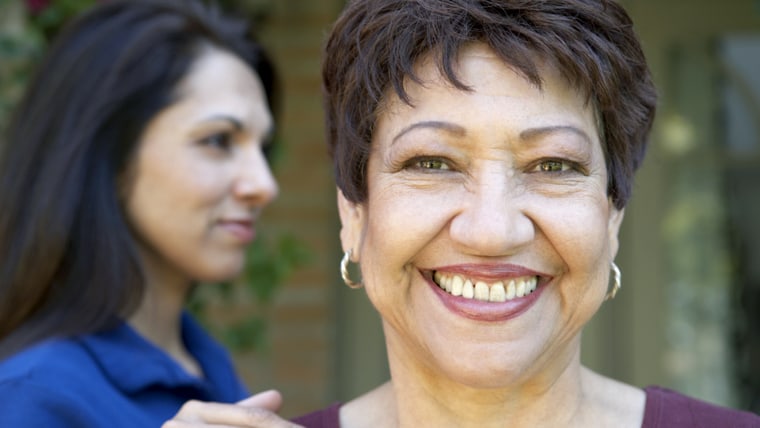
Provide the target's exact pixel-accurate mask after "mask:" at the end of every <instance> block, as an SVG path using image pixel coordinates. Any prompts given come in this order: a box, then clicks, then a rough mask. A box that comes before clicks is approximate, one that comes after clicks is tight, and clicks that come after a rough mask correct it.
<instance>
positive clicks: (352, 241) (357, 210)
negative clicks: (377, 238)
mask: <svg viewBox="0 0 760 428" xmlns="http://www.w3.org/2000/svg"><path fill="white" fill-rule="evenodd" d="M337 192H338V214H339V215H340V224H341V227H340V242H341V245H342V247H343V251H349V250H350V251H351V252H352V255H351V261H352V262H357V263H358V262H359V255H360V253H361V241H362V236H363V234H364V207H363V206H362V205H361V204H357V203H354V202H351V201H349V200H348V199H347V198H346V197H345V195H343V192H342V191H341V190H340V189H338V190H337Z"/></svg>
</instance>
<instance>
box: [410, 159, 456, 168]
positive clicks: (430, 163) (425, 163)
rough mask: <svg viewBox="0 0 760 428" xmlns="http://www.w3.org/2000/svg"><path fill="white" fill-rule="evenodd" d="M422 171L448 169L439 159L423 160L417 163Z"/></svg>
mask: <svg viewBox="0 0 760 428" xmlns="http://www.w3.org/2000/svg"><path fill="white" fill-rule="evenodd" d="M417 165H418V166H419V167H420V168H422V169H443V170H445V169H450V168H449V166H448V165H447V164H446V163H444V162H443V161H442V160H440V159H423V160H421V161H419V162H418V163H417Z"/></svg>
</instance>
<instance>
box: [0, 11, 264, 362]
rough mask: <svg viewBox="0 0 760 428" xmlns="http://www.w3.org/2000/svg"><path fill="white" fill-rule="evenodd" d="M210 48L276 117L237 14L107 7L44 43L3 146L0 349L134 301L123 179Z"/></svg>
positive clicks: (80, 325) (136, 283)
mask: <svg viewBox="0 0 760 428" xmlns="http://www.w3.org/2000/svg"><path fill="white" fill-rule="evenodd" d="M208 44H211V45H212V46H215V47H218V48H220V49H224V50H227V51H229V52H231V53H233V54H235V55H236V56H238V57H240V58H241V59H242V60H243V61H245V63H247V64H248V65H249V66H250V67H251V68H252V70H253V71H255V72H256V73H257V75H258V77H259V78H260V80H261V82H262V84H263V86H264V90H265V92H266V96H267V102H268V103H269V107H270V109H271V110H272V111H273V114H274V112H276V110H277V108H276V106H275V105H274V104H275V102H276V100H277V85H276V81H275V72H274V69H273V66H272V64H271V63H270V61H269V59H268V58H267V56H266V55H265V53H264V51H263V50H262V49H261V47H260V46H259V44H258V43H256V42H255V40H254V39H253V37H252V34H251V32H250V30H249V29H248V28H247V26H246V25H245V24H244V23H243V22H242V21H238V20H231V19H230V18H227V17H225V16H224V15H222V13H221V12H220V11H219V9H218V8H216V7H212V6H208V5H205V4H203V3H201V2H200V1H199V0H198V1H196V0H116V1H109V2H104V3H102V4H99V5H97V6H95V7H94V8H93V9H91V10H89V11H87V12H86V13H84V14H83V15H82V16H80V17H78V18H77V19H75V20H74V21H73V22H72V23H71V24H70V25H69V26H67V27H66V28H64V30H63V32H62V33H61V34H60V35H59V36H58V37H57V38H56V40H54V43H53V45H52V46H51V48H50V50H49V51H48V53H47V54H46V56H45V58H44V59H43V61H42V62H41V64H40V66H39V68H38V71H37V74H36V76H35V77H34V78H33V79H32V80H31V82H30V83H29V85H28V91H27V93H26V94H25V97H24V98H23V100H22V101H21V104H20V105H19V108H18V109H17V111H16V112H15V116H14V119H13V121H12V122H11V124H10V128H9V135H8V138H7V141H6V142H5V144H4V147H2V154H1V155H0V207H2V209H0V357H3V356H7V355H10V354H12V353H14V352H16V351H18V350H20V349H22V348H23V347H26V346H28V345H30V344H33V343H35V342H37V341H40V340H42V339H45V338H49V337H54V336H69V335H75V334H80V333H86V332H92V331H98V330H101V329H103V328H106V327H108V326H110V325H111V324H112V323H113V322H114V321H116V319H118V318H119V317H124V316H127V315H129V314H130V313H131V311H132V310H134V308H135V307H136V305H137V304H138V303H139V302H140V300H141V297H142V291H143V287H144V278H143V273H142V270H141V267H140V263H139V259H138V257H137V251H136V239H135V237H134V236H133V233H132V231H131V230H130V227H129V225H128V221H127V219H126V216H125V211H124V208H123V204H122V201H121V196H122V195H121V192H120V190H119V189H120V184H119V183H120V177H121V176H122V174H126V172H125V171H126V170H127V169H128V166H129V163H130V161H131V159H132V157H133V153H134V151H135V148H136V146H137V143H138V142H139V139H140V135H141V134H142V132H143V129H144V128H145V127H146V125H147V123H148V122H149V121H150V120H151V119H152V118H153V117H154V116H155V115H156V114H157V113H158V112H159V111H160V110H162V109H163V108H165V107H167V106H168V105H170V104H171V103H172V102H174V101H175V100H176V96H177V93H176V91H177V88H176V87H177V85H178V84H179V82H180V80H181V79H182V78H183V77H184V76H185V75H186V74H187V73H188V72H189V70H190V67H191V66H192V64H193V62H194V61H195V59H196V58H197V57H199V56H200V55H201V54H202V52H203V50H202V47H203V46H204V45H208Z"/></svg>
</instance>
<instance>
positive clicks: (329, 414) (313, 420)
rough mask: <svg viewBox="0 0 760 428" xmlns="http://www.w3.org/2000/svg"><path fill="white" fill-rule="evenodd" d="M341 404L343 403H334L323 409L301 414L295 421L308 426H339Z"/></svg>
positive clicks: (328, 427)
mask: <svg viewBox="0 0 760 428" xmlns="http://www.w3.org/2000/svg"><path fill="white" fill-rule="evenodd" d="M341 406H342V403H333V404H332V405H330V406H329V407H326V408H324V409H322V410H317V411H315V412H311V413H308V414H306V415H303V416H299V417H297V418H295V419H293V422H295V423H297V424H300V425H303V426H305V427H306V428H339V427H340V408H341Z"/></svg>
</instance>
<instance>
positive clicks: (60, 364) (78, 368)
mask: <svg viewBox="0 0 760 428" xmlns="http://www.w3.org/2000/svg"><path fill="white" fill-rule="evenodd" d="M93 366H94V365H93V360H92V357H91V356H90V354H89V353H88V352H87V350H85V349H84V348H83V347H82V346H81V345H80V344H79V343H78V342H77V341H76V340H74V339H54V340H48V341H45V342H42V343H39V344H36V345H34V346H32V347H30V348H27V349H25V350H23V351H21V352H19V353H17V354H15V355H12V356H10V357H8V358H7V359H5V360H3V361H0V385H3V384H6V383H9V382H10V383H18V382H20V381H23V380H30V381H31V380H35V381H37V382H39V383H43V384H44V383H52V384H55V385H59V384H63V383H64V382H65V381H67V380H70V377H71V376H74V377H76V378H83V377H84V378H86V377H87V375H86V374H85V373H86V372H88V371H91V370H92V369H93Z"/></svg>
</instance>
